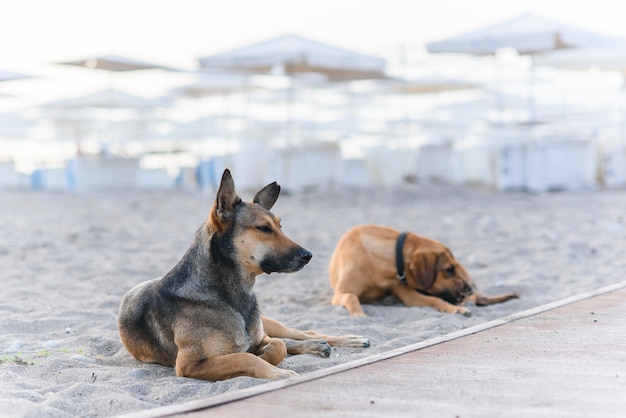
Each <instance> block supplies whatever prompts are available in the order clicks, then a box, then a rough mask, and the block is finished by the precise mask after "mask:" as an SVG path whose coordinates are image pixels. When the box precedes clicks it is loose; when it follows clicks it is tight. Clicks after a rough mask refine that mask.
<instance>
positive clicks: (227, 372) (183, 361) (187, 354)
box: [176, 347, 298, 381]
mask: <svg viewBox="0 0 626 418" xmlns="http://www.w3.org/2000/svg"><path fill="white" fill-rule="evenodd" d="M176 375H177V376H182V377H191V378H193V379H203V380H212V381H217V380H226V379H230V378H233V377H237V376H249V377H256V378H259V379H270V380H277V379H285V378H288V377H294V376H297V375H298V374H297V373H296V372H294V371H291V370H285V369H279V368H278V367H276V366H274V365H272V364H270V363H268V362H267V361H265V360H264V359H263V358H261V357H258V356H256V355H254V354H252V353H233V354H226V355H222V356H216V357H209V358H198V352H197V349H196V348H194V347H191V348H190V349H189V350H179V352H178V356H177V357H176Z"/></svg>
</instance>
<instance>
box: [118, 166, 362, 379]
mask: <svg viewBox="0 0 626 418" xmlns="http://www.w3.org/2000/svg"><path fill="white" fill-rule="evenodd" d="M279 193H280V186H278V185H277V184H276V183H272V184H269V185H267V186H266V187H264V188H263V189H262V190H260V191H259V192H258V193H257V194H256V196H255V197H254V199H253V201H252V202H250V203H244V202H242V201H241V199H240V198H239V196H238V195H237V193H236V191H235V185H234V183H233V179H232V177H231V175H230V172H229V171H228V170H226V171H224V175H223V176H222V181H221V184H220V187H219V190H218V192H217V196H216V199H215V202H214V204H213V207H212V209H211V212H210V214H209V218H208V219H207V221H206V222H205V223H204V224H202V225H201V226H200V228H199V229H198V231H197V232H196V236H195V239H194V241H193V242H192V244H191V246H190V247H189V249H188V250H187V252H186V253H185V255H184V256H183V258H182V259H181V260H180V261H179V262H178V264H177V265H176V266H175V267H174V268H173V269H172V270H171V271H170V272H169V273H167V274H166V275H165V276H163V278H161V279H155V280H150V281H147V282H144V283H141V284H139V285H137V286H135V287H134V288H132V289H131V290H130V291H128V293H126V295H124V297H123V299H122V303H121V305H120V310H119V318H118V325H119V331H120V336H121V339H122V342H123V344H124V346H125V347H126V348H127V349H128V351H129V352H130V353H131V354H132V355H133V356H134V357H135V358H136V359H138V360H141V361H144V362H147V363H159V364H162V365H165V366H169V367H174V368H175V369H176V374H177V375H178V376H186V377H193V378H197V379H206V380H224V379H228V378H231V377H235V376H251V377H258V378H263V379H280V378H285V377H290V376H295V375H296V373H295V372H293V371H290V370H284V369H279V368H278V367H276V365H277V364H279V363H280V362H281V361H282V360H283V359H284V358H285V356H286V354H287V353H289V354H317V355H321V356H324V357H328V356H330V347H329V345H331V346H338V347H368V346H369V340H368V339H367V338H364V337H360V336H354V335H344V336H340V337H333V336H329V335H322V334H318V333H316V332H313V331H298V330H296V329H293V328H287V327H286V326H284V325H283V324H281V323H279V322H277V321H274V320H272V319H269V318H267V317H264V316H261V315H260V313H259V308H258V305H257V301H256V297H255V296H254V293H253V292H252V286H253V285H254V282H255V278H256V276H257V275H259V274H261V273H268V274H269V273H273V272H285V273H286V272H295V271H298V270H300V269H302V268H303V267H304V266H305V265H306V264H307V263H308V262H309V260H310V259H311V257H312V254H311V253H310V252H309V251H307V250H306V249H304V248H302V247H301V246H299V245H298V244H296V243H295V242H293V241H292V240H290V239H289V238H287V236H286V235H285V234H284V233H283V232H282V230H281V228H280V219H279V218H278V217H276V216H275V215H274V214H272V213H271V212H270V209H271V207H272V206H273V205H274V203H275V202H276V199H278V195H279ZM283 339H286V340H283ZM296 340H298V341H296Z"/></svg>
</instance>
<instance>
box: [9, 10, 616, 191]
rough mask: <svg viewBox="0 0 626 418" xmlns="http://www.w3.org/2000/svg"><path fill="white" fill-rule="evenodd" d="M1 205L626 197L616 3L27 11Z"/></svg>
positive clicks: (16, 42)
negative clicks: (333, 190) (36, 200)
mask: <svg viewBox="0 0 626 418" xmlns="http://www.w3.org/2000/svg"><path fill="white" fill-rule="evenodd" d="M3 17H4V19H3V24H2V25H1V26H0V33H1V35H2V36H1V38H2V40H3V41H2V54H1V55H0V190H15V189H21V190H48V191H92V190H94V191H95V190H127V189H151V190H154V189H166V190H167V189H185V190H199V191H203V190H214V188H215V187H216V184H217V182H218V181H219V176H220V174H221V171H222V170H223V168H224V167H229V168H231V169H232V170H233V172H234V176H235V179H236V182H237V184H238V187H240V188H257V187H259V186H261V185H263V184H266V183H267V182H269V181H274V180H277V181H278V182H279V183H281V184H282V185H283V187H284V188H285V189H287V190H290V191H293V192H298V191H306V190H311V189H317V188H325V187H330V186H333V185H342V186H355V187H366V186H370V185H377V186H380V185H383V186H391V185H397V184H400V183H403V182H443V183H454V184H480V185H483V186H486V187H490V188H493V189H497V190H528V191H537V192H542V191H551V190H572V189H581V188H600V187H622V186H624V185H625V184H626V154H625V145H626V142H625V135H626V131H625V126H626V125H625V123H626V121H625V119H626V115H625V113H624V106H625V101H626V97H625V94H626V93H625V92H624V74H625V71H626V26H625V25H624V24H623V19H622V14H621V13H620V10H618V9H616V6H615V2H613V1H606V0H598V1H594V2H590V1H583V2H565V1H549V0H547V1H546V0H543V1H534V0H529V1H517V0H512V1H507V2H497V1H486V0H477V1H471V2H467V1H438V2H417V1H399V0H387V1H384V2H383V1H380V0H364V1H359V2H350V1H344V0H334V1H327V0H319V1H316V2H293V1H286V0H267V1H264V2H254V1H249V0H233V1H229V2H223V4H216V3H215V2H205V1H192V0H178V1H170V0H163V1H148V0H133V1H121V0H107V1H106V2H105V1H90V2H85V1H79V0H57V1H54V2H48V1H43V0H23V1H20V2H12V3H11V4H8V5H5V6H4V7H3Z"/></svg>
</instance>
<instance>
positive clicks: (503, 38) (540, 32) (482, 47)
mask: <svg viewBox="0 0 626 418" xmlns="http://www.w3.org/2000/svg"><path fill="white" fill-rule="evenodd" d="M617 39H618V38H615V37H612V36H608V35H604V34H600V33H597V32H593V31H590V30H586V29H583V28H579V27H575V26H573V25H569V24H566V23H562V22H558V21H555V20H551V19H546V18H543V17H540V16H535V15H532V14H524V15H522V16H519V17H517V18H514V19H511V20H507V21H504V22H501V23H497V24H494V25H489V26H487V27H484V28H481V29H476V30H474V31H470V32H466V33H463V34H460V35H457V36H454V37H451V38H448V39H444V40H441V41H436V42H430V43H428V44H427V45H426V48H427V49H428V51H429V52H432V53H461V54H472V55H493V54H495V53H496V52H497V51H498V50H500V49H502V48H512V49H515V50H516V51H517V53H518V54H520V55H535V54H540V53H544V52H549V51H554V50H558V49H563V48H579V47H584V46H591V45H594V46H600V45H609V44H612V43H614V42H615V41H616V40H617Z"/></svg>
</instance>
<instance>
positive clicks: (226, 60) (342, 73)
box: [199, 34, 385, 81]
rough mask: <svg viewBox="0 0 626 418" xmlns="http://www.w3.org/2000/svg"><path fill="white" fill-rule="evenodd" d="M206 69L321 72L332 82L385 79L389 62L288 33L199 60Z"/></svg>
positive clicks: (261, 71)
mask: <svg viewBox="0 0 626 418" xmlns="http://www.w3.org/2000/svg"><path fill="white" fill-rule="evenodd" d="M199 62H200V66H201V67H203V68H222V69H231V70H240V71H248V72H255V73H270V72H282V73H284V74H288V75H292V74H297V73H321V74H324V75H326V76H327V77H328V79H329V80H331V81H346V80H358V79H369V78H382V77H384V68H385V60H384V59H382V58H378V57H374V56H370V55H365V54H361V53H358V52H355V51H350V50H347V49H343V48H340V47H337V46H333V45H329V44H325V43H322V42H317V41H314V40H311V39H307V38H304V37H301V36H298V35H294V34H288V35H283V36H279V37H277V38H273V39H270V40H267V41H263V42H259V43H255V44H253V45H249V46H244V47H242V48H237V49H234V50H231V51H227V52H223V53H220V54H216V55H211V56H206V57H201V58H199Z"/></svg>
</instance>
